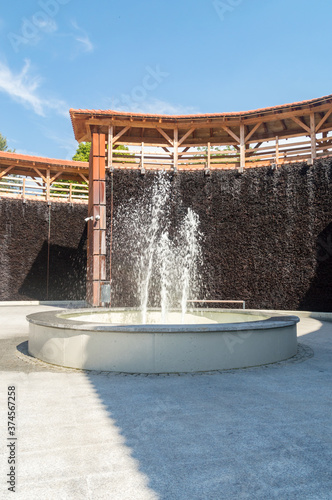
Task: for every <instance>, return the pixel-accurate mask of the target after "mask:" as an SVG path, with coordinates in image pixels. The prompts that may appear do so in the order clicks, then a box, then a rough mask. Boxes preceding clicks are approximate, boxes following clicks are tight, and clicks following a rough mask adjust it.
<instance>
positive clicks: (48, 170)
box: [46, 168, 51, 201]
mask: <svg viewBox="0 0 332 500" xmlns="http://www.w3.org/2000/svg"><path fill="white" fill-rule="evenodd" d="M50 187H51V183H50V169H49V168H48V169H47V170H46V200H47V201H49V199H50V195H51V191H50Z"/></svg>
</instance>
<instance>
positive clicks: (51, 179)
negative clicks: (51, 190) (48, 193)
mask: <svg viewBox="0 0 332 500" xmlns="http://www.w3.org/2000/svg"><path fill="white" fill-rule="evenodd" d="M62 174H63V172H58V173H57V174H55V175H54V176H53V177H51V178H50V184H52V182H54V181H55V180H56V179H57V178H58V177H59V176H60V175H62Z"/></svg>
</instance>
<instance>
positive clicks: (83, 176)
mask: <svg viewBox="0 0 332 500" xmlns="http://www.w3.org/2000/svg"><path fill="white" fill-rule="evenodd" d="M78 175H79V176H80V177H82V179H83V180H84V181H85V182H86V183H87V184H89V180H88V179H87V178H86V177H85V175H83V174H81V172H78Z"/></svg>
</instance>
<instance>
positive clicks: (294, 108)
mask: <svg viewBox="0 0 332 500" xmlns="http://www.w3.org/2000/svg"><path fill="white" fill-rule="evenodd" d="M331 113H332V95H328V96H325V97H321V98H318V99H312V100H308V101H302V102H296V103H292V104H285V105H281V106H274V107H270V108H262V109H256V110H253V111H243V112H235V113H213V114H196V115H152V114H143V113H130V112H119V111H113V110H106V111H103V110H87V109H71V110H70V116H71V120H72V124H73V129H74V133H75V138H76V140H77V141H78V142H82V141H91V137H92V136H91V131H92V127H93V126H96V125H97V126H98V127H99V130H100V132H102V133H105V134H107V131H108V128H109V127H110V126H113V127H114V130H113V134H114V139H116V140H114V143H117V144H126V145H138V144H141V142H142V141H144V143H145V145H146V146H160V147H164V146H166V147H167V146H172V145H174V141H176V139H177V137H176V136H178V145H179V146H182V147H195V146H204V145H206V144H207V143H208V142H210V144H211V146H213V145H238V144H240V143H241V127H243V135H244V137H243V139H244V143H246V144H250V143H254V142H262V141H264V142H265V141H270V140H274V139H275V137H278V138H279V139H285V138H289V137H296V136H300V135H302V136H303V135H310V134H311V133H312V131H313V129H312V123H313V122H314V123H315V132H316V133H317V132H318V131H319V132H326V131H330V130H332V114H331Z"/></svg>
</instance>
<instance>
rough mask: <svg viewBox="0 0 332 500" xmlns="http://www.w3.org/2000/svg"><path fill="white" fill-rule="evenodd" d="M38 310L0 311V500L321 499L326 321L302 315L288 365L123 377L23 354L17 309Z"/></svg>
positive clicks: (330, 331) (327, 468) (326, 440)
mask: <svg viewBox="0 0 332 500" xmlns="http://www.w3.org/2000/svg"><path fill="white" fill-rule="evenodd" d="M46 309H51V307H50V306H47V307H45V306H29V307H27V306H26V307H24V306H18V307H16V306H11V307H7V306H2V307H0V370H1V372H0V429H1V433H0V436H1V447H0V498H1V499H2V498H3V499H8V498H12V497H13V498H16V499H22V500H29V499H31V500H39V499H40V500H53V499H54V500H59V499H60V500H62V499H63V500H65V499H66V500H67V499H68V500H69V499H70V500H71V499H73V500H76V499H77V500H80V499H91V500H98V499H107V500H126V499H128V500H141V499H142V500H143V499H144V500H148V499H149V500H150V499H151V500H152V499H153V500H156V499H163V500H173V499H176V500H224V499H225V500H227V499H236V500H237V499H250V500H252V499H262V500H263V499H264V500H266V499H278V500H280V499H287V500H288V499H301V500H304V499H317V500H324V499H332V432H331V431H332V404H331V403H332V384H331V372H332V365H331V361H332V356H331V354H332V323H328V322H321V321H317V320H314V319H310V318H306V319H302V321H301V323H300V326H299V336H300V338H299V342H300V343H301V344H302V345H304V347H302V348H301V349H300V352H299V356H298V357H297V358H296V359H295V360H293V361H292V362H285V363H281V364H277V365H271V366H269V367H260V368H253V369H250V370H238V371H231V372H223V373H216V374H207V375H181V376H178V375H176V376H157V375H153V376H147V377H146V376H132V375H127V376H125V375H109V374H97V373H83V372H77V371H74V370H63V369H58V368H54V367H46V366H45V365H42V364H37V363H34V362H32V361H27V360H26V356H25V355H24V352H25V349H26V344H25V341H26V340H27V332H28V329H27V324H26V323H25V316H26V314H29V313H31V312H37V311H39V310H46ZM18 345H20V347H19V350H17V348H16V346H18ZM313 354H314V355H313ZM18 356H20V357H18ZM12 385H15V387H16V394H17V401H16V404H17V409H16V419H17V438H18V439H17V442H16V450H15V452H16V458H17V469H16V476H17V483H16V493H15V494H12V493H11V492H9V491H8V490H7V487H8V486H9V485H8V484H6V481H7V476H6V474H7V473H8V472H9V465H8V463H7V459H8V455H9V450H10V449H9V448H7V446H6V445H7V443H8V441H7V420H8V419H7V387H8V386H12Z"/></svg>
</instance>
